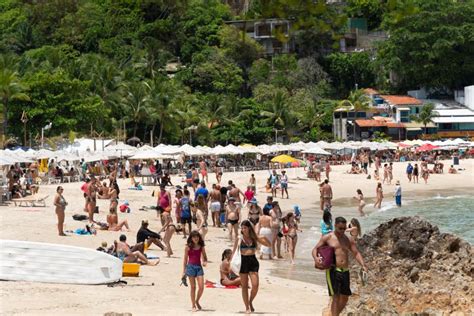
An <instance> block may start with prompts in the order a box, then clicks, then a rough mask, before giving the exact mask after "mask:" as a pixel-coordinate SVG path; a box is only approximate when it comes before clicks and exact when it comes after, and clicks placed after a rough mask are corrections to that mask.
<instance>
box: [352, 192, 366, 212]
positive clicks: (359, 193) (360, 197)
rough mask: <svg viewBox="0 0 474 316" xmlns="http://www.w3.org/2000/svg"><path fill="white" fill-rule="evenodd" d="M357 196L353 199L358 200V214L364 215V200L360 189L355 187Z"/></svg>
mask: <svg viewBox="0 0 474 316" xmlns="http://www.w3.org/2000/svg"><path fill="white" fill-rule="evenodd" d="M356 192H357V196H354V199H356V200H357V201H359V206H358V207H357V210H358V211H359V214H360V216H365V213H364V207H365V201H364V194H362V190H361V189H357V191H356Z"/></svg>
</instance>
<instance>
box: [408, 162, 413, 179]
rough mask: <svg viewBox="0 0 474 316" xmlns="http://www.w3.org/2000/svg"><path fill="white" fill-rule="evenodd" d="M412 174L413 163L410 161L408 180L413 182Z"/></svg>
mask: <svg viewBox="0 0 474 316" xmlns="http://www.w3.org/2000/svg"><path fill="white" fill-rule="evenodd" d="M412 174H413V166H412V165H411V163H408V166H407V178H408V182H411V178H412Z"/></svg>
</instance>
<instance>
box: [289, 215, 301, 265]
mask: <svg viewBox="0 0 474 316" xmlns="http://www.w3.org/2000/svg"><path fill="white" fill-rule="evenodd" d="M286 223H287V226H288V234H287V243H288V252H289V253H290V260H291V264H293V265H294V264H295V250H296V243H297V242H298V231H300V232H301V230H299V229H298V223H296V219H295V214H293V212H289V213H288V214H287V215H286Z"/></svg>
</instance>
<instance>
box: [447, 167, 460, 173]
mask: <svg viewBox="0 0 474 316" xmlns="http://www.w3.org/2000/svg"><path fill="white" fill-rule="evenodd" d="M448 173H450V174H456V173H458V172H457V170H456V169H455V168H454V165H451V167H449V169H448Z"/></svg>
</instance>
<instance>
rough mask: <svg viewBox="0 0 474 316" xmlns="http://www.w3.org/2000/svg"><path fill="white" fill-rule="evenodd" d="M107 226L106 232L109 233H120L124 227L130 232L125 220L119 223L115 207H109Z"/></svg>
mask: <svg viewBox="0 0 474 316" xmlns="http://www.w3.org/2000/svg"><path fill="white" fill-rule="evenodd" d="M107 224H108V225H109V229H108V230H111V231H121V230H122V228H123V227H125V228H126V229H127V231H129V230H130V227H129V226H128V222H127V220H126V219H125V220H123V221H121V222H120V223H119V221H118V214H117V208H116V207H111V208H110V209H109V214H108V215H107Z"/></svg>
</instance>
